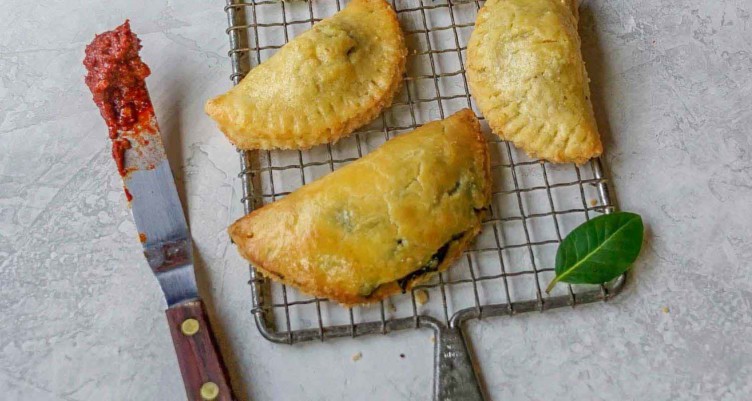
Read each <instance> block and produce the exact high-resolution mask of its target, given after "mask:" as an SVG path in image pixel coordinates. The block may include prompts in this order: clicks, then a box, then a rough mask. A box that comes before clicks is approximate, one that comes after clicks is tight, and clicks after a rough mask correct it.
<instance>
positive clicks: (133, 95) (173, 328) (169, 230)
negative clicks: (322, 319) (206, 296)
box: [84, 21, 234, 400]
mask: <svg viewBox="0 0 752 401" xmlns="http://www.w3.org/2000/svg"><path fill="white" fill-rule="evenodd" d="M140 48H141V45H140V40H139V39H138V38H137V37H136V35H135V34H134V33H133V32H132V31H131V29H130V24H129V22H128V21H126V22H125V23H124V24H123V25H121V26H119V27H117V28H116V29H114V30H112V31H108V32H105V33H103V34H100V35H97V36H96V37H95V38H94V40H93V41H92V43H91V44H90V45H88V46H87V48H86V58H85V59H84V65H85V66H86V68H87V71H88V74H87V76H86V84H87V85H88V86H89V88H90V89H91V92H92V94H93V96H94V101H95V103H96V104H97V106H98V107H99V109H100V112H101V114H102V116H103V117H104V119H105V122H106V123H107V126H108V130H109V136H110V139H111V140H112V155H113V158H114V159H115V162H116V164H117V167H118V172H119V173H120V175H121V176H122V178H123V189H124V191H125V195H126V198H127V199H128V202H129V205H130V208H131V212H132V214H133V220H134V221H135V223H136V228H137V229H138V232H139V235H138V236H139V240H140V241H141V244H142V246H143V252H144V256H145V257H146V261H147V262H148V264H149V266H150V267H151V269H152V272H153V273H154V275H155V276H156V278H157V280H158V281H159V285H160V287H161V288H162V292H163V293H164V296H165V300H166V301H167V307H168V308H167V311H166V314H167V320H168V322H169V324H170V333H171V335H172V339H173V343H174V345H175V351H176V353H177V356H178V363H179V365H180V370H181V373H182V376H183V381H184V384H185V389H186V393H187V395H188V398H189V399H190V400H234V396H233V394H232V390H231V387H230V381H229V376H228V375H227V370H226V368H225V365H224V363H223V361H222V358H221V355H220V353H219V348H218V347H217V342H216V339H215V338H214V335H213V332H212V330H211V326H210V324H209V319H208V317H207V314H206V308H205V307H204V304H203V302H202V301H201V299H200V298H199V294H198V289H197V287H196V277H195V272H194V265H193V255H192V244H191V236H190V231H189V229H188V224H187V222H186V219H185V215H184V213H183V208H182V206H181V203H180V198H179V196H178V192H177V189H176V187H175V180H174V178H173V175H172V171H171V170H170V165H169V162H168V160H167V157H166V153H165V149H164V145H163V143H162V138H161V135H160V132H159V126H158V124H157V119H156V116H155V114H154V108H153V106H152V103H151V99H150V98H149V93H148V90H147V88H146V83H145V78H146V77H147V76H148V75H149V74H150V70H149V67H148V66H147V65H146V64H145V63H143V62H142V61H141V59H140V57H139V54H138V51H139V49H140Z"/></svg>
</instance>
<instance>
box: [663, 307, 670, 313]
mask: <svg viewBox="0 0 752 401" xmlns="http://www.w3.org/2000/svg"><path fill="white" fill-rule="evenodd" d="M661 310H662V311H663V313H669V312H670V310H669V309H668V306H664V307H663V308H662V309H661Z"/></svg>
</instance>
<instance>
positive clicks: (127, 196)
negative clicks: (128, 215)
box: [123, 187, 133, 202]
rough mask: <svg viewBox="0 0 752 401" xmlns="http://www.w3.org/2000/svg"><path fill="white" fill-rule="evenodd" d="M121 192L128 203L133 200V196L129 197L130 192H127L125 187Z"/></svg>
mask: <svg viewBox="0 0 752 401" xmlns="http://www.w3.org/2000/svg"><path fill="white" fill-rule="evenodd" d="M123 191H125V199H126V200H127V201H128V202H130V201H132V200H133V195H131V191H129V190H128V188H127V187H123Z"/></svg>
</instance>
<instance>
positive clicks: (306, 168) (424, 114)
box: [225, 0, 625, 344]
mask: <svg viewBox="0 0 752 401" xmlns="http://www.w3.org/2000/svg"><path fill="white" fill-rule="evenodd" d="M344 3H345V1H344V0H318V1H309V2H294V3H285V2H278V1H254V0H227V6H226V7H225V11H226V12H227V15H228V21H229V28H228V29H227V33H228V35H229V37H230V44H231V49H230V51H229V56H230V58H231V60H232V68H233V73H232V75H231V76H230V78H231V80H232V81H233V82H234V83H235V84H237V83H238V82H239V81H240V80H241V79H242V78H243V76H244V75H245V73H247V72H248V71H249V70H250V68H251V66H253V65H257V64H258V63H260V62H262V61H263V60H264V59H266V58H268V57H269V56H270V55H271V54H273V53H274V51H276V49H278V48H280V47H281V46H282V45H284V43H286V42H287V41H289V40H290V39H291V38H293V37H294V36H295V35H296V34H298V33H300V32H302V31H304V30H307V29H309V28H310V27H311V26H312V25H313V24H314V23H315V22H317V21H320V20H321V19H323V18H325V17H327V16H329V15H331V14H333V13H334V12H336V11H338V10H340V9H341V8H342V7H343V5H344ZM391 3H392V5H393V7H394V8H395V10H396V11H397V13H398V16H399V19H400V23H401V25H402V27H403V30H404V31H405V35H406V39H407V42H408V48H409V49H411V51H410V54H409V57H408V71H407V73H406V76H405V77H404V85H403V88H402V90H401V92H400V94H399V95H398V96H397V98H396V99H395V101H394V103H393V105H392V107H391V108H389V109H388V110H387V111H385V112H384V113H382V115H381V116H380V117H379V118H377V119H376V121H374V122H373V123H371V124H369V125H368V126H366V127H364V128H363V129H361V130H359V131H358V132H356V133H355V134H353V135H352V136H351V137H349V138H346V139H343V140H341V141H340V142H338V143H336V144H330V145H325V146H323V145H322V146H319V147H316V148H313V149H311V150H308V151H260V152H244V151H241V152H239V154H240V161H241V172H240V178H241V181H242V187H243V198H242V201H243V203H244V206H245V210H246V212H250V211H251V210H253V209H255V208H258V207H261V206H263V205H264V204H266V203H269V202H273V201H275V200H277V199H279V198H280V197H283V196H285V195H286V194H288V193H290V192H291V191H293V190H294V189H296V188H297V187H300V186H301V185H305V184H306V183H307V182H311V181H312V180H313V179H315V178H318V177H320V176H322V175H324V174H326V173H328V172H331V171H333V170H335V169H336V168H339V167H341V166H343V165H346V164H347V163H349V162H351V161H353V160H356V159H357V158H359V157H361V156H363V155H364V154H366V153H367V152H368V151H370V150H373V149H374V148H376V147H378V145H380V144H381V143H383V142H384V141H386V140H388V139H389V138H391V137H393V136H394V135H398V134H400V133H402V132H406V131H410V130H412V129H414V128H416V127H418V126H420V125H422V124H424V123H426V122H428V121H431V120H435V119H439V118H444V117H447V116H449V115H450V114H452V113H453V112H455V111H457V110H459V109H461V108H464V107H470V108H473V109H474V110H475V111H476V114H478V115H479V114H480V113H479V112H478V109H477V108H476V107H475V104H474V102H473V99H472V97H471V96H470V92H469V90H468V85H467V79H466V78H465V65H464V57H465V54H464V52H465V50H466V44H467V40H468V39H469V35H470V31H471V29H472V27H473V24H474V21H475V15H476V13H477V10H478V9H479V8H480V7H481V5H482V3H483V1H478V0H474V1H473V0H471V1H463V2H459V1H451V0H436V1H430V0H391ZM484 132H485V133H486V134H487V135H486V137H487V139H488V144H489V148H490V151H491V154H492V164H493V176H494V196H493V203H492V205H491V213H490V216H489V217H488V218H487V219H486V221H484V223H483V224H484V230H483V232H482V234H481V235H480V236H479V238H478V239H477V240H476V242H475V244H474V246H473V247H472V249H470V250H468V251H466V252H465V254H464V255H463V258H461V260H460V261H459V262H457V263H456V265H455V266H454V267H452V268H451V269H449V270H448V271H446V272H444V273H441V274H439V275H438V276H437V277H436V278H435V280H433V281H431V282H429V283H427V284H424V285H420V286H418V287H416V288H415V289H413V290H412V292H411V293H410V294H406V295H398V296H394V297H391V298H390V299H389V300H387V301H382V302H381V303H379V304H376V305H375V306H370V307H355V308H352V309H347V308H342V307H340V306H338V305H336V304H335V303H332V302H329V301H327V300H326V299H321V298H311V297H307V296H305V295H303V294H301V293H299V292H297V291H296V290H294V289H291V288H288V287H286V286H284V285H280V284H276V283H272V282H270V281H268V280H266V279H265V278H263V277H262V276H260V275H259V274H257V273H256V271H255V270H253V268H251V281H250V284H251V289H252V300H253V309H252V311H253V315H254V317H255V319H256V323H257V325H258V328H259V330H260V332H261V334H262V335H263V336H264V337H265V338H267V339H268V340H270V341H273V342H278V343H289V344H292V343H297V342H301V341H309V340H316V339H318V340H322V341H323V340H326V339H330V338H334V337H345V336H351V337H356V336H361V335H366V334H376V333H382V334H386V333H389V332H391V331H395V330H402V329H409V328H420V327H427V326H431V327H434V328H435V327H437V326H444V327H458V326H459V325H460V324H461V323H462V322H463V321H465V320H467V319H471V318H477V319H481V318H487V317H491V316H502V315H514V314H517V313H523V312H529V311H535V310H537V311H541V312H542V311H545V310H547V309H552V308H558V307H563V306H571V307H574V306H575V305H578V304H584V303H589V302H594V301H598V300H606V299H608V298H609V297H612V296H613V295H615V294H616V293H618V292H619V290H620V289H621V288H622V286H623V284H624V280H625V277H624V276H622V277H620V278H618V279H616V280H615V281H613V282H611V283H609V284H608V285H604V286H562V285H560V286H558V287H557V289H556V291H555V292H554V293H552V294H551V295H546V294H545V293H544V292H542V291H541V288H542V286H545V284H546V283H547V282H548V281H549V280H550V279H551V278H553V276H554V274H553V261H554V255H555V250H556V246H557V244H558V242H560V241H561V239H562V237H563V236H564V235H566V233H567V232H568V231H569V230H571V229H572V228H574V227H575V226H576V225H578V224H579V223H581V222H583V221H584V220H586V219H589V218H590V217H591V216H592V215H593V214H594V213H608V212H610V211H612V210H614V204H613V203H612V200H611V198H610V197H609V190H608V185H607V180H606V178H605V176H604V170H603V168H602V165H601V161H600V160H593V161H591V162H590V163H589V164H587V165H584V166H581V167H578V166H575V165H552V164H548V163H543V162H541V161H538V160H531V159H529V158H528V157H527V156H525V155H524V154H523V153H522V152H519V151H517V150H516V149H515V148H514V147H513V146H511V145H510V144H509V143H507V142H504V141H500V140H499V139H498V137H496V136H495V135H493V134H491V133H490V131H489V130H488V128H487V126H486V125H485V124H484ZM421 292H424V293H423V294H420V293H421ZM425 295H428V296H427V297H426V296H425ZM425 298H427V299H428V302H426V303H423V302H422V301H423V300H424V299H425Z"/></svg>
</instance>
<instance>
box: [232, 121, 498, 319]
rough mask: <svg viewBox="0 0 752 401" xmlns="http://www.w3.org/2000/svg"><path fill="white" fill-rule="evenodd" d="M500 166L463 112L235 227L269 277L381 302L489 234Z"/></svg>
mask: <svg viewBox="0 0 752 401" xmlns="http://www.w3.org/2000/svg"><path fill="white" fill-rule="evenodd" d="M490 198H491V173H490V162H489V156H488V151H487V148H486V143H485V141H484V139H483V136H482V134H481V131H480V126H479V124H478V120H477V119H476V118H475V115H474V114H473V112H472V111H470V110H463V111H460V112H459V113H457V114H454V115H453V116H451V117H449V118H447V119H444V120H440V121H434V122H431V123H428V124H426V125H424V126H422V127H420V128H418V129H416V130H415V131H413V132H412V133H408V134H404V135H401V136H399V137H397V138H394V139H392V140H390V141H388V142H387V143H385V144H384V145H383V146H381V147H380V148H379V149H377V150H376V151H374V152H372V153H370V154H368V155H366V156H365V157H363V158H361V159H360V160H357V161H355V162H353V163H351V164H349V165H348V166H345V167H342V168H341V169H339V170H336V171H334V172H333V173H331V174H329V175H327V176H325V177H322V178H320V179H319V180H316V181H314V182H312V183H310V184H308V185H306V186H304V187H302V188H300V189H298V190H297V191H294V192H293V193H291V194H289V195H287V196H286V197H285V198H283V199H282V200H279V201H277V202H274V203H272V204H269V205H266V206H264V207H262V208H260V209H258V210H256V211H254V212H253V213H251V214H249V215H247V216H245V217H243V218H241V219H239V220H238V221H236V222H235V223H234V224H232V225H231V226H230V227H229V229H228V232H229V234H230V237H231V238H232V240H233V242H234V243H235V244H236V245H237V248H238V251H239V252H240V254H241V255H242V256H243V257H245V258H246V259H248V260H249V261H250V262H251V263H252V264H253V265H254V266H255V267H256V268H257V269H258V270H259V271H261V272H262V273H263V274H264V275H265V276H267V277H270V278H272V279H274V280H277V281H281V282H283V283H285V284H289V285H292V286H295V287H297V288H299V289H301V290H302V291H303V292H306V293H308V294H312V295H315V296H319V297H327V298H330V299H332V300H335V301H337V302H339V303H341V304H344V305H355V304H363V303H369V302H375V301H378V300H381V299H383V298H385V297H387V296H389V295H391V294H394V293H397V292H400V291H402V290H403V289H405V290H409V289H411V288H412V287H413V286H414V285H416V284H417V283H420V282H423V281H425V280H426V279H427V278H428V277H430V276H431V275H432V274H435V273H436V272H437V271H441V270H444V269H447V268H448V267H449V266H450V265H451V264H452V262H453V261H455V260H456V259H457V258H458V257H459V256H460V255H461V254H462V251H463V250H464V249H465V248H466V247H467V245H468V244H469V243H470V242H471V241H472V240H473V238H474V237H475V236H476V235H477V234H478V233H479V232H480V229H481V222H482V218H483V215H484V213H485V210H486V207H487V205H488V204H489V202H490Z"/></svg>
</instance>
